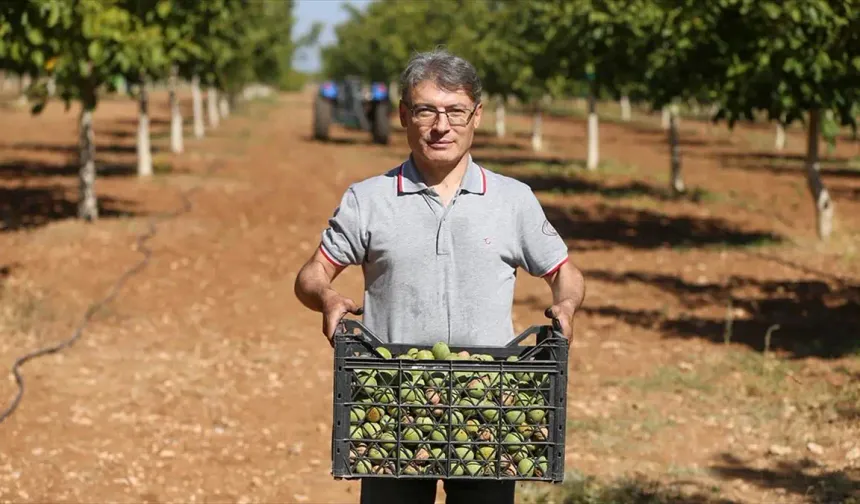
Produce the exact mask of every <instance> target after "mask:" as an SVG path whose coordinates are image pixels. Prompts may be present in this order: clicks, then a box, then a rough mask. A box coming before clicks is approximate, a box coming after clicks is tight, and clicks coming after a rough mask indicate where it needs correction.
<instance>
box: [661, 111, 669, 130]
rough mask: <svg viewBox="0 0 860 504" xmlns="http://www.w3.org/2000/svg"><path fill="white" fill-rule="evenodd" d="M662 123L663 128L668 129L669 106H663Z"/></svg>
mask: <svg viewBox="0 0 860 504" xmlns="http://www.w3.org/2000/svg"><path fill="white" fill-rule="evenodd" d="M662 125H663V129H664V130H668V129H669V106H668V105H666V106H665V107H663V117H662Z"/></svg>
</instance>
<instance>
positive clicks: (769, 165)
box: [708, 152, 860, 178]
mask: <svg viewBox="0 0 860 504" xmlns="http://www.w3.org/2000/svg"><path fill="white" fill-rule="evenodd" d="M708 157H711V158H713V159H716V160H718V161H719V162H720V164H722V165H723V166H724V167H726V168H736V169H740V170H745V171H767V172H770V173H775V174H786V173H792V174H793V173H803V172H804V170H805V168H804V163H805V161H806V159H805V157H804V156H803V155H801V154H778V153H773V152H745V153H717V154H710V155H708ZM820 162H821V174H822V175H824V176H825V177H847V178H860V169H857V168H851V167H850V166H849V164H850V162H851V159H849V158H822V159H821V161H820Z"/></svg>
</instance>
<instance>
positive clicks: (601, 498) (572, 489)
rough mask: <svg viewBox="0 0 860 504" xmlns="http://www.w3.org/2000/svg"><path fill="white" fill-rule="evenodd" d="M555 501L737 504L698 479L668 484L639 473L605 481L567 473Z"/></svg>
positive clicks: (568, 503) (576, 503)
mask: <svg viewBox="0 0 860 504" xmlns="http://www.w3.org/2000/svg"><path fill="white" fill-rule="evenodd" d="M554 501H555V502H559V503H561V504H737V501H734V500H730V499H726V498H721V497H719V494H718V493H717V492H715V491H714V490H713V489H711V488H709V487H707V486H706V485H704V484H702V483H700V482H696V481H675V482H672V483H671V484H666V483H661V482H659V481H655V480H650V479H647V478H645V477H642V476H639V477H625V478H619V479H617V480H614V481H609V482H603V481H600V480H598V479H597V478H596V477H594V476H583V475H581V474H579V473H577V472H572V473H570V474H567V475H566V476H565V482H564V483H563V484H562V485H560V486H559V488H558V495H557V499H554Z"/></svg>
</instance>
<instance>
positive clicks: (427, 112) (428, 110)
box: [407, 103, 480, 126]
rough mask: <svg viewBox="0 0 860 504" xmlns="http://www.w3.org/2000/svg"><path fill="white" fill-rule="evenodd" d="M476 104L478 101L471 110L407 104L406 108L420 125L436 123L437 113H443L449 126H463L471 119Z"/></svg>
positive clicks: (476, 106)
mask: <svg viewBox="0 0 860 504" xmlns="http://www.w3.org/2000/svg"><path fill="white" fill-rule="evenodd" d="M478 105H480V103H478V104H475V107H474V108H473V109H472V110H469V109H467V108H462V107H452V108H450V109H448V110H439V109H437V108H435V107H430V106H428V105H418V106H417V107H416V106H411V105H407V108H408V109H409V111H410V112H412V118H413V119H414V120H415V122H417V123H418V124H419V125H421V126H432V125H434V124H436V121H437V120H438V119H439V114H445V116H446V117H447V118H448V124H450V125H451V126H465V125H467V124H469V121H471V120H472V116H473V115H475V111H476V110H478Z"/></svg>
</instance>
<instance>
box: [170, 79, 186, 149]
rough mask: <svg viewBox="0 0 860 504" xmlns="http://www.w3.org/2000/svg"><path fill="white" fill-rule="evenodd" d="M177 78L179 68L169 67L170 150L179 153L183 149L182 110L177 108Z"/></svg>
mask: <svg viewBox="0 0 860 504" xmlns="http://www.w3.org/2000/svg"><path fill="white" fill-rule="evenodd" d="M178 80H179V69H178V68H176V66H173V67H172V68H171V69H170V78H169V80H168V87H169V93H170V151H171V152H173V153H174V154H180V153H181V152H182V151H183V150H185V146H184V145H183V138H182V110H181V109H180V108H179V96H178V95H177V90H176V88H177V81H178Z"/></svg>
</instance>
